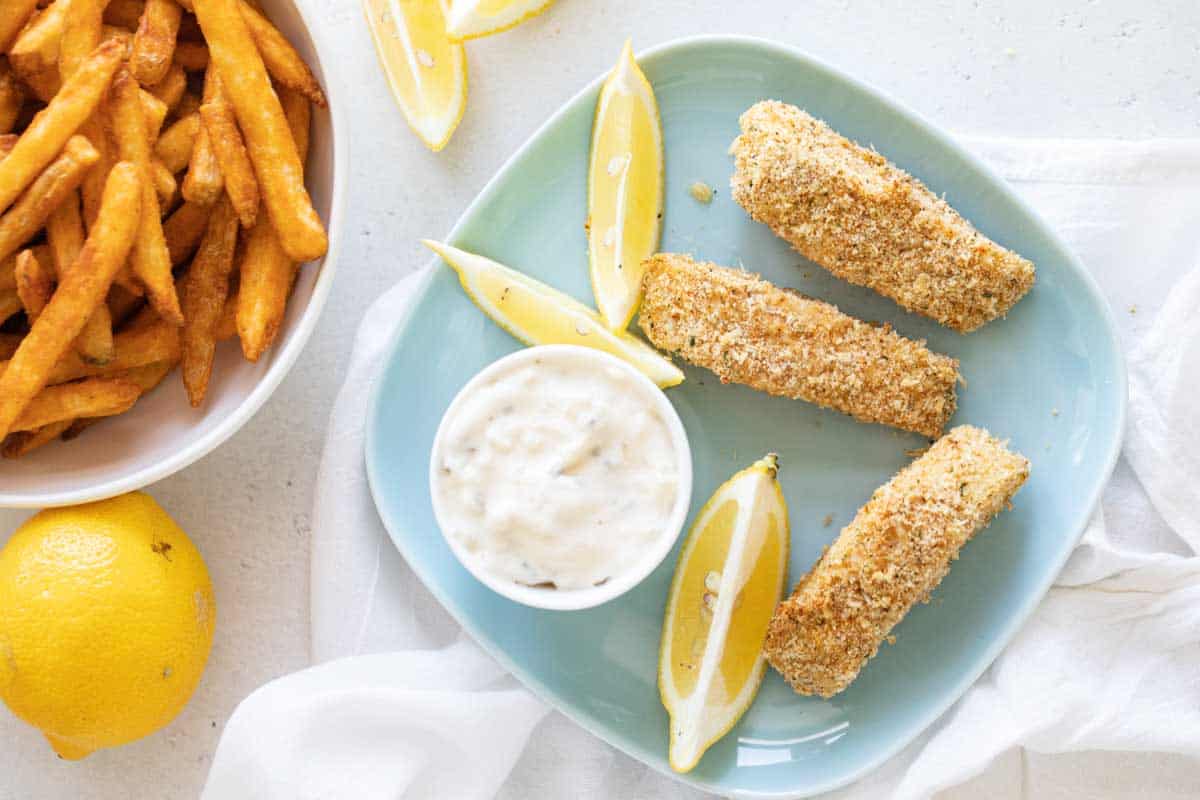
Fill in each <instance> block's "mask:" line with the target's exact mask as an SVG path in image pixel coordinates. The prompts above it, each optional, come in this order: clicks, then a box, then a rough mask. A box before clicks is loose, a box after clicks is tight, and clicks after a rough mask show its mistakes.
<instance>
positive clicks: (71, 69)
mask: <svg viewBox="0 0 1200 800" xmlns="http://www.w3.org/2000/svg"><path fill="white" fill-rule="evenodd" d="M105 2H107V0H70V3H71V8H70V13H68V14H67V17H66V19H65V20H64V21H63V32H62V39H61V40H60V41H59V45H58V74H59V77H61V78H62V79H63V80H66V79H67V78H69V77H70V76H72V75H74V74H75V70H77V69H79V66H80V65H81V64H83V62H84V61H85V60H86V59H87V57H88V56H89V55H90V54H91V52H92V51H93V50H95V49H96V46H97V45H99V44H100V40H101V38H102V36H101V30H100V29H101V25H102V24H103V23H102V20H103V17H104V4H105Z"/></svg>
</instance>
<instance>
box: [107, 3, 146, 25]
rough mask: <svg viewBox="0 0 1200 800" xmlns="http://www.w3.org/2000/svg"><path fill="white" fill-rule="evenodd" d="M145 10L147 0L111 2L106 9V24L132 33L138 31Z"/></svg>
mask: <svg viewBox="0 0 1200 800" xmlns="http://www.w3.org/2000/svg"><path fill="white" fill-rule="evenodd" d="M145 8H146V3H145V0H111V1H110V2H109V4H108V5H107V6H105V7H104V22H105V24H108V25H115V26H116V27H118V28H124V29H125V30H127V31H130V32H133V31H136V30H137V27H138V23H140V22H141V21H142V11H143V10H145Z"/></svg>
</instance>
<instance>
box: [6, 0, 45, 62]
mask: <svg viewBox="0 0 1200 800" xmlns="http://www.w3.org/2000/svg"><path fill="white" fill-rule="evenodd" d="M36 9H37V0H6V2H5V3H4V13H3V14H0V53H2V52H4V51H5V50H7V49H8V46H9V45H10V44H12V43H13V40H14V39H16V38H17V34H18V33H20V32H21V29H22V28H24V27H25V23H26V22H28V21H29V18H30V17H31V16H33V12H34V11H35V10H36Z"/></svg>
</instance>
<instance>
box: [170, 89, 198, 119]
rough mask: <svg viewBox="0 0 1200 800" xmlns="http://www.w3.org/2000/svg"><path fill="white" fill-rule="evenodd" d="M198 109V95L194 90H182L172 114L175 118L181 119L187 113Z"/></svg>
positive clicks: (193, 112)
mask: <svg viewBox="0 0 1200 800" xmlns="http://www.w3.org/2000/svg"><path fill="white" fill-rule="evenodd" d="M199 110H200V95H198V94H196V93H195V92H184V94H183V98H182V99H181V100H180V101H179V105H177V106H175V110H174V111H173V112H172V116H173V117H174V119H175V120H181V119H183V118H184V117H186V116H187V115H189V114H195V113H196V112H197V111H199Z"/></svg>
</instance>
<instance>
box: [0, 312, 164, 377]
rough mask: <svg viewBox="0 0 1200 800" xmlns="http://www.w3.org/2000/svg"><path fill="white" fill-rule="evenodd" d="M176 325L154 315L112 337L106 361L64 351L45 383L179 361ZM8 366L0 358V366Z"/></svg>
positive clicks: (122, 372)
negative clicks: (88, 361) (145, 321)
mask: <svg viewBox="0 0 1200 800" xmlns="http://www.w3.org/2000/svg"><path fill="white" fill-rule="evenodd" d="M180 352H181V351H180V335H179V328H177V327H175V326H173V325H168V324H167V323H165V322H163V321H162V320H161V319H158V318H157V316H154V317H152V318H151V321H149V322H147V323H145V324H144V325H142V326H141V327H137V328H135V329H134V330H125V331H121V332H120V333H118V334H117V335H116V336H114V337H113V357H112V359H111V360H110V361H109V362H108V363H107V364H89V363H87V362H86V361H84V360H83V358H81V357H80V355H79V354H78V353H77V352H75V351H74V350H71V351H68V352H67V353H66V354H64V355H63V357H62V358H60V359H59V360H58V362H57V363H56V364H55V365H54V369H52V370H51V371H50V375H49V377H48V378H47V379H46V385H47V386H57V385H58V384H60V383H67V382H68V381H77V380H79V379H80V378H100V377H111V376H114V375H117V376H119V375H122V374H124V373H125V372H126V371H127V370H131V369H135V368H137V367H141V366H144V365H146V364H153V363H154V362H156V361H170V362H172V363H175V362H177V361H179V355H180ZM7 365H8V362H6V361H0V369H3V368H4V367H5V366H7Z"/></svg>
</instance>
